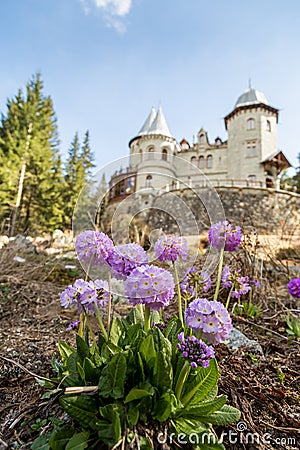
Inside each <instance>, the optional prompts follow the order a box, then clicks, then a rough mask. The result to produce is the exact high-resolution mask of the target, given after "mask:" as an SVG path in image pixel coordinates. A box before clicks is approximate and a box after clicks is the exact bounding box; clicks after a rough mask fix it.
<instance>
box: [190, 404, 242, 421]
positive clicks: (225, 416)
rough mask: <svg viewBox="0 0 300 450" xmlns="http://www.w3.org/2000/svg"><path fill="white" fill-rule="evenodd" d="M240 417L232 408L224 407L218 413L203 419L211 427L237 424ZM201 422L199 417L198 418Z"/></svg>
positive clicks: (237, 411) (238, 412)
mask: <svg viewBox="0 0 300 450" xmlns="http://www.w3.org/2000/svg"><path fill="white" fill-rule="evenodd" d="M240 417H241V412H240V411H239V410H238V409H237V408H234V407H233V406H229V405H224V406H223V407H222V408H221V409H220V410H219V411H215V412H214V413H212V414H209V415H208V416H206V417H205V420H206V423H211V424H212V425H220V426H221V425H222V426H223V425H228V424H230V423H234V422H237V421H238V420H239V419H240ZM198 420H200V421H201V417H198Z"/></svg>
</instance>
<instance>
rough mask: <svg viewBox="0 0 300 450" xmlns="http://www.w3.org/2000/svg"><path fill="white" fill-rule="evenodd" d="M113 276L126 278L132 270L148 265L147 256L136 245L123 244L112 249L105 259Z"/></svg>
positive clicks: (141, 248)
mask: <svg viewBox="0 0 300 450" xmlns="http://www.w3.org/2000/svg"><path fill="white" fill-rule="evenodd" d="M107 262H108V264H109V265H110V267H111V268H112V270H113V272H114V275H115V276H116V277H117V278H118V275H121V276H122V275H123V276H128V275H129V274H130V272H132V270H133V269H135V268H136V267H138V266H142V265H144V264H147V263H148V256H147V253H146V252H145V250H144V249H143V247H141V246H140V245H138V244H124V245H118V246H116V247H114V249H113V252H112V253H111V254H110V256H109V257H108V259H107Z"/></svg>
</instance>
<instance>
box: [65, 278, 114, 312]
mask: <svg viewBox="0 0 300 450" xmlns="http://www.w3.org/2000/svg"><path fill="white" fill-rule="evenodd" d="M108 298H109V290H108V283H107V281H102V280H95V281H84V280H83V279H81V278H80V279H78V280H76V281H75V283H74V284H73V286H72V285H70V286H68V287H67V288H66V289H65V290H64V291H63V292H62V293H61V296H60V304H61V306H62V307H64V308H69V307H70V306H71V305H72V304H76V305H77V308H78V312H79V313H81V312H82V310H83V308H84V309H85V310H87V311H89V312H95V309H96V307H95V304H96V305H97V307H98V308H99V307H100V306H103V305H105V304H106V303H107V302H108Z"/></svg>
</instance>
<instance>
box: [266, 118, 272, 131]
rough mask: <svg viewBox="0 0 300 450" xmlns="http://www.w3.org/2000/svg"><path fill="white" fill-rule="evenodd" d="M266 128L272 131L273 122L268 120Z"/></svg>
mask: <svg viewBox="0 0 300 450" xmlns="http://www.w3.org/2000/svg"><path fill="white" fill-rule="evenodd" d="M266 130H267V131H271V122H270V121H269V120H267V125H266Z"/></svg>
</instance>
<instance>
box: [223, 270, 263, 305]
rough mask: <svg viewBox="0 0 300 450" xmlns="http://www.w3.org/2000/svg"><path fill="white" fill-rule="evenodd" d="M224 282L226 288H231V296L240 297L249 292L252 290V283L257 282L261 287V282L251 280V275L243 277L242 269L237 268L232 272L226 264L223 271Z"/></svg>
mask: <svg viewBox="0 0 300 450" xmlns="http://www.w3.org/2000/svg"><path fill="white" fill-rule="evenodd" d="M222 284H223V287H224V288H230V289H231V291H230V297H232V298H240V297H241V295H243V294H247V292H249V291H250V290H251V284H255V285H256V286H257V287H260V284H259V283H258V282H256V281H252V282H250V281H249V277H248V276H246V277H242V276H241V271H240V270H236V271H234V272H230V270H229V267H228V266H225V267H224V269H223V272H222Z"/></svg>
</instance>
